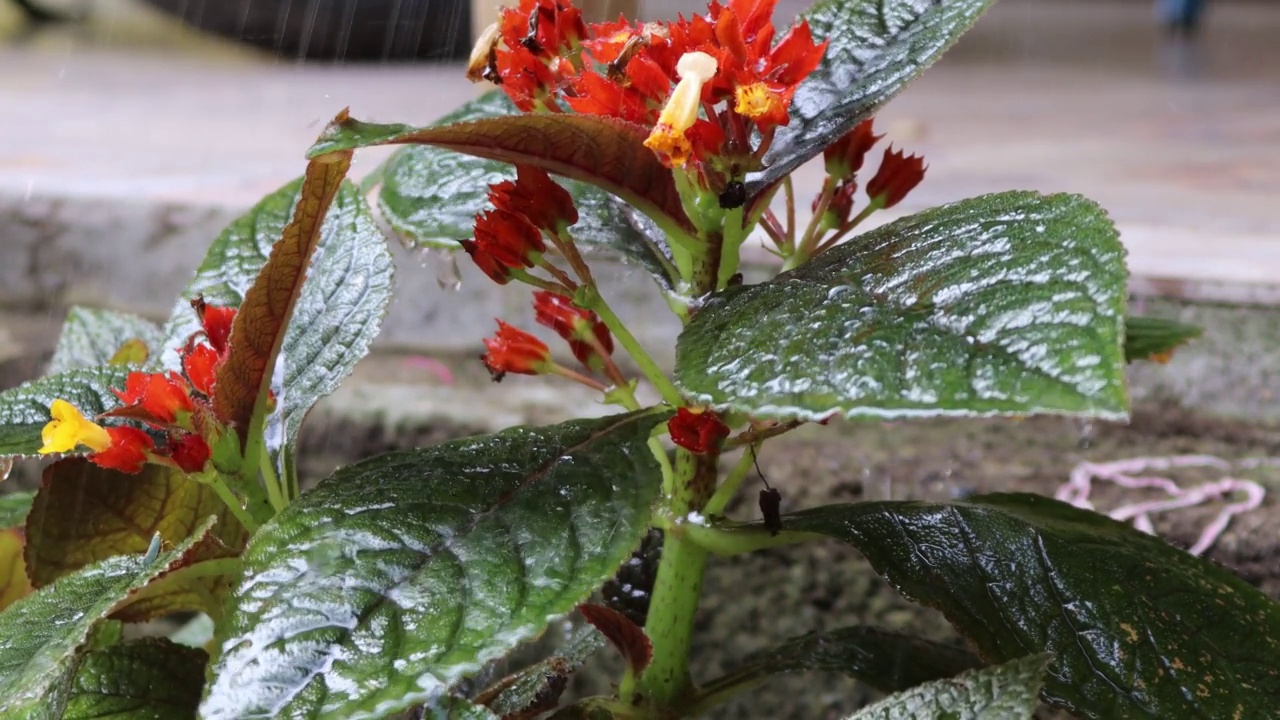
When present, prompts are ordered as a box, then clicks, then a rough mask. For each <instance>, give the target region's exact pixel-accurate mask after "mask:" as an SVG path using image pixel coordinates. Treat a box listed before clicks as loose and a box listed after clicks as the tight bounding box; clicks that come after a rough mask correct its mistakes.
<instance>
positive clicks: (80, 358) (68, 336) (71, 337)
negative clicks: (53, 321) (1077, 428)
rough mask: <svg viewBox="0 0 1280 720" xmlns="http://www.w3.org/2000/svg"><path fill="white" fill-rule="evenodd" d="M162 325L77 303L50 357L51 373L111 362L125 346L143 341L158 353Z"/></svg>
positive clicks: (134, 316) (68, 315) (131, 315)
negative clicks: (130, 342) (131, 342)
mask: <svg viewBox="0 0 1280 720" xmlns="http://www.w3.org/2000/svg"><path fill="white" fill-rule="evenodd" d="M160 339H161V333H160V328H159V327H158V326H157V325H156V324H155V323H153V322H151V321H150V320H147V319H146V318H143V317H138V316H137V315H133V314H131V313H124V312H117V311H115V310H98V309H94V308H86V307H80V306H76V307H73V308H71V311H70V312H68V313H67V319H66V322H64V323H63V324H62V334H61V335H60V336H59V337H58V345H57V347H56V348H54V351H53V359H52V360H50V361H49V372H48V374H50V375H56V374H58V373H61V372H65V371H67V370H74V369H76V368H96V367H100V366H102V365H107V364H109V363H111V361H112V359H113V358H115V357H116V355H117V353H119V352H120V348H121V346H123V345H124V344H125V343H126V342H129V341H131V340H137V341H141V342H142V343H143V345H145V346H146V348H147V350H148V351H149V353H151V354H156V352H157V350H158V349H159V345H160Z"/></svg>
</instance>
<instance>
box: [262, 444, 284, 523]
mask: <svg viewBox="0 0 1280 720" xmlns="http://www.w3.org/2000/svg"><path fill="white" fill-rule="evenodd" d="M258 469H259V471H260V472H261V473H262V484H263V485H264V486H265V487H266V488H267V502H269V503H271V507H272V509H274V510H275V511H276V512H280V511H281V510H283V509H284V508H285V506H286V505H288V504H289V502H288V501H287V500H285V499H284V492H283V491H281V489H280V478H279V477H278V476H277V475H276V469H275V466H273V465H272V464H271V451H270V450H267V448H266V447H265V446H260V449H259V452H258Z"/></svg>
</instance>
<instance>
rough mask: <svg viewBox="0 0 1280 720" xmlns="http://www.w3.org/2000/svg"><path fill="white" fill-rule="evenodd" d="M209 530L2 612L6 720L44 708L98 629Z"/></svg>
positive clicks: (93, 571)
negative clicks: (171, 546) (172, 546)
mask: <svg viewBox="0 0 1280 720" xmlns="http://www.w3.org/2000/svg"><path fill="white" fill-rule="evenodd" d="M210 522H212V520H210ZM208 528H209V524H208V523H206V524H204V525H202V526H201V527H200V528H198V529H197V532H196V533H195V534H193V535H192V537H190V538H188V539H187V540H185V541H183V542H181V543H179V544H178V545H177V547H175V548H173V549H172V550H169V551H167V552H160V553H159V554H158V555H157V556H156V557H152V558H148V557H146V556H145V555H117V556H116V557H113V558H109V559H107V560H103V561H101V562H98V563H95V564H93V565H90V566H88V567H86V568H83V569H81V570H79V571H77V572H75V573H73V574H71V575H68V576H66V577H64V578H62V579H60V580H58V581H57V582H55V583H54V584H52V585H50V586H48V587H45V588H42V589H41V590H39V591H37V592H34V593H32V594H30V595H28V596H27V597H25V598H23V599H21V600H19V601H18V602H16V603H14V604H13V605H12V606H10V607H9V608H8V609H7V610H5V611H4V612H3V613H0V717H13V716H20V715H19V713H22V712H24V711H29V710H31V709H32V708H37V709H38V708H41V707H43V706H44V703H45V694H46V693H47V692H49V691H50V690H51V689H53V688H54V687H55V685H56V684H57V683H58V682H60V681H61V679H63V678H64V677H66V675H67V674H68V673H69V672H70V671H71V670H72V669H73V667H74V663H75V661H76V660H77V659H78V658H77V655H78V653H79V652H80V651H81V650H82V648H83V646H84V645H85V643H86V642H87V640H88V639H89V635H90V632H91V631H92V630H93V628H94V626H95V625H96V624H97V623H98V622H99V621H100V620H103V619H105V618H106V617H107V616H108V615H110V614H111V613H112V612H114V611H115V610H116V609H117V608H118V607H120V606H121V605H122V604H123V603H125V602H126V601H127V600H128V598H129V596H130V595H132V594H133V593H135V592H137V591H138V590H139V589H141V588H143V587H145V586H146V585H147V584H148V583H149V582H151V581H152V580H154V579H155V578H156V577H158V576H160V575H161V574H163V573H165V572H167V571H168V570H170V569H171V568H174V567H176V566H178V565H180V564H181V563H182V562H183V558H184V556H185V555H186V554H187V552H188V551H189V550H190V549H191V547H192V546H193V545H195V544H196V543H197V542H198V541H201V540H203V539H204V536H205V534H206V531H207V530H208Z"/></svg>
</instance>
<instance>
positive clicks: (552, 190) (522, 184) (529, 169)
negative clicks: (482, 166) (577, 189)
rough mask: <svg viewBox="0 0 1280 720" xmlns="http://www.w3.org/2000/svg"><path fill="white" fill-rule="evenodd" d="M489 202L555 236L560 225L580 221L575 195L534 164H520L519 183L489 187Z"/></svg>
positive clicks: (517, 178)
mask: <svg viewBox="0 0 1280 720" xmlns="http://www.w3.org/2000/svg"><path fill="white" fill-rule="evenodd" d="M489 200H490V202H492V203H493V206H494V207H495V208H498V209H499V210H506V211H508V212H513V213H516V214H518V215H523V216H525V218H526V219H527V220H528V221H529V222H530V223H532V224H533V226H534V227H537V228H539V229H541V230H546V231H547V232H549V233H554V232H556V231H557V230H559V229H560V224H561V223H563V224H565V225H572V224H574V223H576V222H578V209H577V208H576V207H574V205H573V196H571V195H570V194H569V191H568V190H565V189H564V188H563V187H561V186H560V184H559V183H557V182H555V181H554V180H552V179H551V176H550V175H548V174H546V173H545V172H543V171H542V170H541V169H540V168H536V167H533V166H532V165H517V166H516V179H515V181H514V182H513V181H511V180H506V181H504V182H500V183H497V184H494V185H490V186H489Z"/></svg>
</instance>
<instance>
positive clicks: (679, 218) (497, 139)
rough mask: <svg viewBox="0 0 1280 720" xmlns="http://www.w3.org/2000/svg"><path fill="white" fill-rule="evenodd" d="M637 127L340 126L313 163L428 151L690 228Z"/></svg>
mask: <svg viewBox="0 0 1280 720" xmlns="http://www.w3.org/2000/svg"><path fill="white" fill-rule="evenodd" d="M647 136H648V132H647V131H646V130H645V128H642V127H640V126H638V125H632V124H630V123H626V122H622V121H619V120H614V119H610V118H603V117H596V116H591V115H562V114H557V115H503V116H497V117H482V118H478V119H475V120H469V121H466V122H459V123H454V124H451V125H435V126H432V127H425V128H407V127H406V126H404V125H375V124H372V123H364V122H361V121H359V120H355V119H352V118H345V119H344V118H341V117H340V118H339V119H338V120H335V121H334V122H333V123H331V124H330V125H329V127H328V128H327V129H326V130H325V132H324V133H323V134H322V135H321V136H320V140H319V141H317V142H316V144H315V146H313V147H312V148H311V151H310V153H309V155H310V156H311V157H319V156H321V155H323V154H325V153H331V152H342V151H347V150H349V149H351V148H358V147H370V146H374V145H406V144H423V145H431V146H434V147H438V148H442V149H445V150H452V151H455V152H460V153H466V154H468V155H474V156H476V157H479V158H484V159H487V160H496V161H499V162H504V163H524V164H527V165H535V166H537V167H540V168H542V169H544V170H546V171H548V172H553V173H556V174H559V175H563V176H565V177H567V178H570V179H573V180H580V181H582V182H587V183H591V184H592V185H595V186H597V187H600V188H602V189H604V190H607V191H608V192H610V193H613V194H614V195H617V196H618V197H620V198H622V199H623V200H625V201H627V202H628V203H630V204H631V205H633V206H635V207H637V208H639V209H640V210H642V211H644V213H645V214H647V215H649V216H650V217H653V218H654V219H656V220H659V221H666V222H669V223H672V224H675V225H678V226H680V227H682V228H686V229H688V228H690V227H691V225H690V223H689V218H688V216H686V215H685V213H684V207H683V205H682V204H681V202H680V195H679V193H678V192H677V191H676V186H675V181H674V180H673V179H672V175H671V171H670V170H668V169H667V168H666V167H664V166H663V165H662V163H661V162H659V160H658V158H657V156H656V155H654V154H653V153H652V152H650V151H649V149H648V148H646V147H644V140H645V138H646V137H647Z"/></svg>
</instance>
